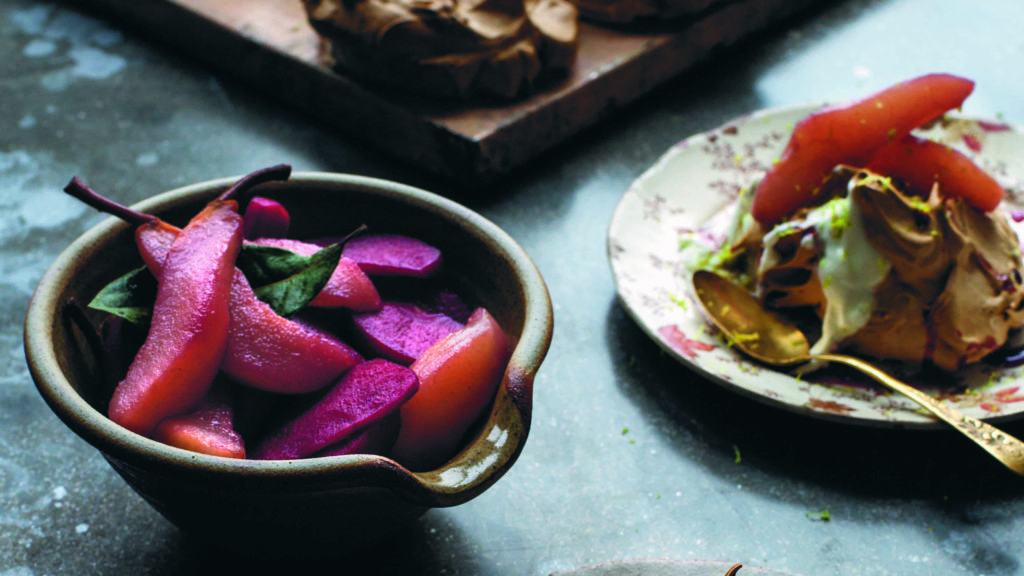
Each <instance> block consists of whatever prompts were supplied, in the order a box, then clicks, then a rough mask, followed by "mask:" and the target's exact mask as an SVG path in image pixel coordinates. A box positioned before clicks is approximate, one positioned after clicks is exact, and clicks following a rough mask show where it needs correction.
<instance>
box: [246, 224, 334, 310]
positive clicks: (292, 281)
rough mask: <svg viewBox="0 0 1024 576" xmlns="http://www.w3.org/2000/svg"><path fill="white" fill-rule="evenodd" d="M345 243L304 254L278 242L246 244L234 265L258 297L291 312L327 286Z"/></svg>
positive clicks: (277, 308)
mask: <svg viewBox="0 0 1024 576" xmlns="http://www.w3.org/2000/svg"><path fill="white" fill-rule="evenodd" d="M343 247H344V245H343V243H342V242H339V243H337V244H331V245H330V246H327V247H326V248H323V249H322V250H320V251H318V252H316V253H314V254H311V255H309V256H303V255H300V254H296V253H295V252H292V251H291V250H286V249H284V248H279V247H276V246H260V245H257V244H245V245H244V246H243V247H242V251H241V252H240V253H239V254H238V259H237V260H236V261H235V265H236V266H237V267H238V268H239V269H240V270H241V271H242V273H243V274H245V277H246V278H247V279H248V280H249V284H250V285H252V289H253V291H254V292H255V293H256V297H257V298H259V299H260V300H262V301H263V302H266V303H267V304H268V305H269V306H270V307H271V308H272V309H273V310H274V312H277V313H278V314H279V315H281V316H289V315H291V314H294V313H295V312H297V311H299V310H300V309H301V308H302V307H304V306H305V305H306V304H309V303H310V302H311V301H312V300H313V298H316V296H317V294H319V293H320V291H321V290H323V289H324V286H326V285H327V281H328V280H330V279H331V275H332V274H334V270H335V269H336V268H337V267H338V262H339V261H340V260H341V252H342V249H343Z"/></svg>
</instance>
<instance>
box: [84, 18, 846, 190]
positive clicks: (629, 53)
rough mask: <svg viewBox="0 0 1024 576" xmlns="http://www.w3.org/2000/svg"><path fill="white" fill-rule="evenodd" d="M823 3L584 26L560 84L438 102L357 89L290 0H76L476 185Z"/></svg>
mask: <svg viewBox="0 0 1024 576" xmlns="http://www.w3.org/2000/svg"><path fill="white" fill-rule="evenodd" d="M825 1H826V0H721V1H717V2H714V3H712V5H711V7H710V8H708V9H707V10H705V11H703V12H701V13H700V14H698V15H696V16H693V17H685V18H682V19H678V20H675V21H673V22H670V23H661V24H658V25H656V28H657V29H652V28H651V27H646V28H644V29H639V28H636V29H631V28H626V27H617V28H612V27H602V26H597V25H593V24H588V23H582V24H581V28H580V46H579V55H578V60H577V62H576V64H575V66H574V69H573V71H572V73H571V74H570V75H569V77H567V78H565V79H564V80H562V81H561V82H560V83H558V84H556V85H554V86H552V87H551V88H550V89H547V90H545V91H543V92H540V93H538V94H536V95H533V96H531V97H529V98H528V99H526V100H522V101H518V102H515V103H500V102H485V101H471V102H456V101H443V100H437V99H428V98H423V97H417V96H414V95H410V94H403V93H400V92H398V91H395V90H392V89H386V88H382V87H379V86H375V85H369V84H362V83H360V82H358V81H355V80H353V79H351V78H349V77H346V76H345V75H343V74H340V73H337V72H334V71H332V70H330V69H328V68H326V67H324V66H322V65H321V64H320V63H319V62H318V57H317V54H318V42H319V40H318V37H317V35H316V33H315V32H314V31H313V29H312V28H311V27H310V25H309V23H308V21H307V20H306V15H305V12H304V10H303V7H302V3H301V2H300V1H299V0H79V3H80V4H84V5H87V6H91V7H92V8H94V9H96V10H97V11H99V12H100V13H101V14H102V15H105V16H107V17H109V18H110V19H112V20H115V21H117V22H119V23H120V24H122V25H124V26H126V27H128V28H130V29H132V30H134V31H136V32H138V33H139V34H140V35H142V36H144V37H150V38H154V39H156V40H158V41H160V42H162V43H164V44H166V45H169V46H170V47H171V48H173V49H175V50H176V51H181V52H183V53H186V54H188V55H190V56H191V57H194V58H196V59H199V60H201V61H202V62H204V63H206V64H207V65H210V66H213V67H215V68H216V69H218V70H221V71H222V72H224V73H225V74H230V75H233V76H236V77H238V78H241V79H242V80H244V81H246V82H249V83H251V84H255V85H257V86H259V87H260V88H261V89H263V90H265V91H266V92H268V93H269V94H271V95H273V96H275V97H279V98H282V99H284V100H285V101H287V102H289V103H291V104H293V105H295V106H296V107H298V108H299V109H300V110H305V111H308V112H309V113H310V114H312V115H313V116H315V117H316V118H318V119H320V120H322V121H324V122H326V123H328V124H330V125H331V126H333V127H335V128H336V129H338V130H340V131H342V132H344V133H346V134H348V135H350V136H351V137H353V138H357V139H361V140H364V141H366V142H369V143H371V144H373V145H375V146H377V147H378V148H380V149H382V150H384V151H386V152H387V153H389V154H392V155H394V156H397V157H400V158H402V159H405V160H407V161H410V162H412V163H415V164H417V165H419V166H421V167H423V168H425V169H427V170H428V171H430V172H434V173H437V174H440V175H443V176H449V177H453V178H456V179H459V180H461V181H463V182H467V183H483V182H487V181H491V180H493V179H494V178H495V177H496V176H498V175H501V174H504V173H507V172H508V171H510V170H512V169H515V168H517V167H520V166H522V165H523V164H525V163H527V162H528V161H529V160H530V159H531V158H534V157H536V156H538V155H539V154H541V153H542V152H544V151H546V150H548V149H550V148H551V147H553V146H555V145H556V144H558V143H560V142H563V141H565V140H566V139H567V138H569V137H570V136H572V135H573V134H575V133H577V132H579V131H580V130H582V129H583V128H585V127H587V126H590V125H592V124H594V123H596V122H598V121H599V120H601V119H602V118H604V117H607V116H608V115H609V114H610V113H612V112H613V111H614V110H615V109H617V108H621V107H622V106H624V105H626V104H628V103H630V102H632V101H634V100H636V99H637V98H638V97H640V96H641V95H643V94H644V93H646V92H648V91H650V90H651V89H652V88H654V87H655V86H657V85H659V84H661V83H663V82H665V81H666V80H668V79H670V78H672V77H673V76H676V75H678V74H679V73H680V72H682V71H684V70H686V69H688V68H690V67H691V66H693V65H694V64H695V63H697V62H699V61H701V60H702V59H704V58H706V57H707V56H708V55H709V54H710V53H711V52H712V51H713V50H715V49H716V48H721V47H726V46H730V45H732V44H734V43H736V42H737V41H738V40H740V39H742V38H743V37H745V36H747V35H749V34H750V33H752V32H755V31H757V30H760V29H763V28H765V27H767V26H770V25H772V24H774V23H776V22H779V21H780V20H782V19H784V18H786V17H789V16H792V15H794V14H796V13H797V12H799V11H802V10H805V9H807V8H809V7H810V6H812V5H813V4H815V3H823V2H825Z"/></svg>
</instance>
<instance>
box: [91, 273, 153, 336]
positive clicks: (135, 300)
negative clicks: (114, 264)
mask: <svg viewBox="0 0 1024 576" xmlns="http://www.w3.org/2000/svg"><path fill="white" fill-rule="evenodd" d="M156 286H157V282H156V277H154V276H153V274H151V273H150V271H149V269H148V268H146V267H145V266H140V267H138V268H136V269H134V270H132V271H131V272H128V273H127V274H124V275H123V276H120V277H118V278H117V279H116V280H114V281H113V282H111V283H110V284H107V285H106V286H104V287H103V289H102V290H100V291H99V293H98V294H96V297H95V298H93V299H92V301H91V302H89V308H92V309H94V310H101V311H103V312H108V313H110V314H114V315H115V316H120V317H121V318H124V319H125V320H127V321H129V322H131V323H133V324H142V323H144V322H146V321H147V320H149V317H150V315H151V314H152V313H153V302H154V300H156Z"/></svg>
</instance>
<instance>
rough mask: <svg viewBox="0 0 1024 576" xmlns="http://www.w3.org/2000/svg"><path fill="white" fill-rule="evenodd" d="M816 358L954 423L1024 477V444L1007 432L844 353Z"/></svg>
mask: <svg viewBox="0 0 1024 576" xmlns="http://www.w3.org/2000/svg"><path fill="white" fill-rule="evenodd" d="M814 358H816V359H820V360H826V361H828V362H839V363H842V364H846V365H847V366H850V367H852V368H856V369H857V370H860V371H861V372H863V373H865V374H867V375H868V376H871V377H872V378H874V379H875V380H877V381H878V382H879V383H881V384H882V385H883V386H885V387H886V388H889V389H890V390H893V391H895V392H899V393H900V394H903V395H904V396H906V397H908V398H910V399H911V400H913V401H914V402H917V403H918V404H920V405H921V406H922V407H923V408H925V409H926V410H928V411H929V412H931V413H932V414H934V415H935V416H936V417H938V418H940V419H942V420H944V421H946V422H947V423H949V424H951V425H952V426H953V427H954V428H956V429H957V430H959V431H960V433H962V434H963V435H964V436H967V437H968V438H970V439H971V440H973V441H974V442H975V443H976V444H978V445H979V446H981V447H982V448H984V449H985V450H986V451H988V453H989V454H991V455H992V456H995V458H996V459H997V460H999V461H1000V462H1002V463H1003V465H1004V466H1006V467H1007V468H1009V469H1010V470H1013V471H1014V472H1016V473H1017V474H1021V475H1024V442H1021V441H1020V440H1018V439H1017V438H1014V437H1013V436H1010V435H1009V434H1007V433H1006V432H1003V431H1002V430H1000V429H998V428H996V427H994V426H992V425H991V424H987V423H985V422H982V421H981V420H978V419H977V418H971V417H970V416H967V415H966V414H963V413H962V412H960V411H959V410H957V409H955V408H951V407H950V406H949V405H947V404H943V403H942V402H939V401H938V400H936V399H935V398H933V397H931V396H929V395H927V394H925V393H924V392H921V391H920V390H918V389H917V388H914V387H913V386H910V385H908V384H904V383H903V382H900V381H899V380H897V379H895V378H893V377H892V376H889V375H888V374H886V373H885V372H883V371H881V370H879V369H878V368H876V367H874V366H872V365H871V364H869V363H867V362H864V361H862V360H859V359H857V358H854V357H851V356H843V355H841V354H816V355H815V356H814Z"/></svg>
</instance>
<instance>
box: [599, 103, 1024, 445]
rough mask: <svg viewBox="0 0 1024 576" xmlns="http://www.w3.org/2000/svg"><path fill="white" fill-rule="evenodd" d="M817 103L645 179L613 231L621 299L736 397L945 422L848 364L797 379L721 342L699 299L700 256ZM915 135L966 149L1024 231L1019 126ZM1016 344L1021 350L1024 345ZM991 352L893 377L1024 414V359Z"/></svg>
mask: <svg viewBox="0 0 1024 576" xmlns="http://www.w3.org/2000/svg"><path fill="white" fill-rule="evenodd" d="M818 107H820V105H807V106H799V107H788V108H776V109H769V110H763V111H759V112H756V113H753V114H750V115H747V116H744V117H741V118H737V119H735V120H732V121H730V122H728V123H726V124H725V125H723V126H721V127H719V128H717V129H715V130H712V131H710V132H706V133H703V134H698V135H696V136H692V137H690V138H687V139H686V140H684V141H682V142H680V143H679V144H677V145H675V146H673V147H672V148H671V149H669V150H668V151H667V152H666V153H665V154H664V155H663V156H662V157H661V158H660V159H659V160H658V161H657V163H655V164H654V166H652V167H651V168H649V169H648V170H647V171H646V172H645V173H644V174H643V175H641V176H640V178H638V179H637V180H636V181H635V182H634V183H633V184H632V186H631V187H630V188H629V190H627V191H626V193H625V194H624V195H623V197H622V199H621V200H620V202H619V204H618V206H617V207H616V209H615V213H614V215H613V217H612V221H611V225H610V227H609V231H608V238H607V250H608V258H609V261H610V264H611V269H612V274H613V276H614V279H615V284H616V289H617V291H618V295H619V299H620V301H621V302H622V304H623V306H624V307H625V309H626V311H627V313H628V314H629V315H630V316H631V317H632V318H633V319H634V320H635V321H636V322H637V323H638V324H639V325H640V327H641V329H643V331H644V332H645V333H646V334H647V335H648V336H650V337H651V338H652V339H653V340H654V341H655V342H656V343H657V344H658V345H660V346H661V347H662V348H663V349H664V350H665V351H666V352H667V353H668V354H670V355H671V356H673V357H674V358H676V359H677V360H679V361H680V362H682V363H683V364H685V365H687V366H689V367H690V368H692V369H693V370H695V371H696V372H697V373H699V374H702V375H703V376H705V377H707V378H708V379H710V380H711V381H713V382H716V383H718V384H721V385H723V386H726V387H727V388H730V389H732V390H734V391H736V392H739V393H742V394H745V395H748V396H750V397H753V398H755V399H757V400H760V401H763V402H766V403H769V404H772V405H775V406H778V407H782V408H785V409H789V410H792V411H795V412H798V413H802V414H806V415H809V416H815V417H820V418H824V419H830V420H840V421H845V422H851V423H857V424H864V425H871V426H883V427H905V428H941V427H944V426H945V424H938V423H937V422H936V421H935V420H934V419H933V418H932V417H931V416H930V415H928V414H926V413H924V412H923V411H921V410H920V409H919V408H918V407H917V405H916V404H914V403H913V402H912V401H910V400H907V399H906V398H904V397H902V396H899V395H897V394H894V393H891V392H888V391H886V390H884V389H882V388H881V387H880V386H876V385H874V384H872V383H871V381H870V380H868V379H867V378H866V377H863V376H859V375H856V374H852V373H849V372H847V371H843V370H841V369H839V368H835V369H833V368H827V369H823V370H819V371H816V372H812V373H810V374H804V375H803V376H800V377H797V376H796V375H795V374H794V373H789V372H783V371H778V370H775V369H772V368H768V367H765V366H763V365H761V364H758V363H756V362H754V361H752V360H747V359H746V358H745V357H743V356H741V355H740V354H739V353H738V352H736V351H734V350H732V349H730V348H729V347H728V346H727V345H726V344H725V342H724V341H723V340H722V339H721V338H720V336H719V334H718V332H717V329H716V328H714V327H713V325H712V324H711V323H710V321H708V320H707V319H706V318H705V316H704V314H703V310H702V309H701V307H700V304H699V303H698V301H697V299H696V297H695V296H694V294H693V286H692V283H691V281H690V277H691V275H692V273H693V271H694V269H695V268H696V266H697V262H698V258H697V254H698V253H700V252H701V251H704V252H705V253H706V252H707V251H713V250H715V249H717V248H718V247H720V246H721V244H722V242H723V240H724V232H725V230H726V228H727V226H728V225H729V223H730V218H731V216H732V212H734V207H735V201H736V198H737V195H738V194H739V191H740V190H741V189H743V188H746V187H749V186H751V185H752V184H754V183H755V182H756V180H757V179H758V178H760V176H761V175H762V174H764V172H765V170H766V169H767V168H768V167H769V166H770V165H771V163H772V162H773V161H774V160H775V159H776V158H778V157H779V155H780V154H781V153H782V150H783V149H784V148H785V145H786V142H787V141H788V139H789V134H790V132H791V130H792V127H793V125H794V124H795V123H796V122H797V121H799V120H800V119H801V118H803V117H804V116H806V115H807V114H808V113H810V112H812V111H813V110H815V109H817V108H818ZM916 133H917V134H919V135H921V136H925V137H928V138H932V139H934V140H939V141H941V142H944V143H946V144H948V145H950V146H953V147H955V148H957V149H958V150H960V151H962V152H965V153H966V154H968V155H969V156H971V157H972V158H973V159H974V160H975V162H977V163H978V164H979V165H981V166H982V167H983V168H984V169H985V170H987V171H988V172H989V173H990V174H992V175H993V176H994V177H995V178H996V179H997V180H998V181H999V182H1000V184H1002V185H1003V187H1004V188H1005V189H1006V192H1007V194H1006V198H1005V199H1004V201H1003V207H1004V209H1005V210H1006V211H1007V213H1008V214H1010V215H1011V224H1012V225H1013V227H1014V228H1015V229H1016V230H1017V233H1018V235H1019V236H1024V224H1022V223H1021V221H1022V220H1024V202H1022V200H1024V160H1022V158H1024V132H1022V130H1021V129H1020V128H1019V127H1015V126H1011V125H1007V124H1003V123H999V122H991V121H985V120H979V119H973V118H967V117H962V116H952V115H950V116H947V117H945V118H942V119H940V120H938V121H936V122H934V123H932V124H931V125H930V126H928V127H926V128H924V129H921V130H919V131H917V132H916ZM1011 347H1012V346H1011ZM1015 349H1016V350H1017V351H1018V352H1020V351H1021V350H1024V344H1017V345H1016V348H1015ZM1000 354H1001V355H1000ZM994 355H1000V356H999V358H998V359H995V360H992V361H989V360H986V361H983V362H980V363H977V364H975V365H972V366H970V367H968V368H966V369H963V370H961V371H959V372H957V373H953V374H935V373H931V372H930V373H928V374H927V376H922V375H913V374H911V375H907V374H894V375H896V376H898V377H901V378H903V379H904V380H905V381H907V382H908V383H911V384H915V385H917V386H919V387H920V388H922V389H923V390H925V391H927V392H928V393H930V394H933V395H935V396H937V397H941V398H942V399H944V400H945V401H947V402H948V403H949V404H951V405H953V406H955V407H956V408H958V409H959V410H961V411H963V412H964V413H966V414H968V415H970V416H974V417H976V418H982V419H985V420H988V421H990V422H997V421H1001V420H1007V419H1012V418H1019V417H1021V416H1024V367H1022V366H1021V365H1020V364H1024V358H1022V359H1021V360H1018V359H1016V358H1015V357H1014V356H1013V354H1012V353H1010V352H1006V353H1000V352H996V353H994ZM1022 356H1024V355H1022ZM915 380H919V381H915Z"/></svg>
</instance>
